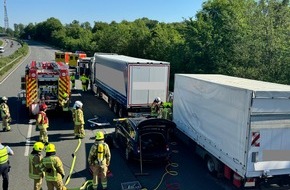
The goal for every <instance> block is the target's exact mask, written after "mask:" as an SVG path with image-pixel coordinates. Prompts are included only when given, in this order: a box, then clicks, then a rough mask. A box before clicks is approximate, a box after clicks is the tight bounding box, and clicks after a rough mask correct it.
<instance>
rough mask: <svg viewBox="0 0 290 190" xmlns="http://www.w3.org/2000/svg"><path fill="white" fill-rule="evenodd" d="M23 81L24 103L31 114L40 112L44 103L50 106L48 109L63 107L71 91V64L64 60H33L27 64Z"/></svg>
mask: <svg viewBox="0 0 290 190" xmlns="http://www.w3.org/2000/svg"><path fill="white" fill-rule="evenodd" d="M21 83H22V84H21V90H22V91H21V92H22V93H21V94H22V96H21V98H22V103H23V104H25V105H26V107H27V108H28V110H29V115H30V116H31V115H36V114H37V113H38V112H39V105H40V104H42V103H45V104H46V105H47V106H48V110H55V109H58V108H61V105H62V102H63V101H64V99H65V98H67V97H70V93H71V85H70V77H69V66H68V65H67V64H65V63H63V62H36V61H32V62H31V63H30V64H28V65H27V66H26V68H25V76H23V77H22V78H21ZM60 110H61V109H60Z"/></svg>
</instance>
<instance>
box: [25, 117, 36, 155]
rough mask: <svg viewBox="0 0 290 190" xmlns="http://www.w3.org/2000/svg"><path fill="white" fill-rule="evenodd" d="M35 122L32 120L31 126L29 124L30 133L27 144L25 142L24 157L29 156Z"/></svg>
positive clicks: (30, 121)
mask: <svg viewBox="0 0 290 190" xmlns="http://www.w3.org/2000/svg"><path fill="white" fill-rule="evenodd" d="M33 122H34V120H33V119H30V120H29V124H28V131H27V136H26V142H25V151H24V156H28V155H29V147H30V145H31V141H30V138H31V132H32V124H33Z"/></svg>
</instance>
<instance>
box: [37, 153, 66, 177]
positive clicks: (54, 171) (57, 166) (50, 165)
mask: <svg viewBox="0 0 290 190" xmlns="http://www.w3.org/2000/svg"><path fill="white" fill-rule="evenodd" d="M41 163H42V166H41V170H42V171H44V172H45V179H46V180H47V181H59V180H62V176H61V175H63V176H64V175H65V173H64V169H63V165H62V162H61V160H60V158H59V157H58V156H55V155H52V156H47V157H44V158H43V159H42V162H41ZM47 169H51V171H50V172H47Z"/></svg>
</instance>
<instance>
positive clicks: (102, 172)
mask: <svg viewBox="0 0 290 190" xmlns="http://www.w3.org/2000/svg"><path fill="white" fill-rule="evenodd" d="M92 172H93V188H94V189H97V188H98V178H99V177H100V180H101V183H102V187H103V188H104V189H105V188H107V185H108V180H107V172H108V167H107V166H106V165H101V166H99V165H94V166H93V167H92Z"/></svg>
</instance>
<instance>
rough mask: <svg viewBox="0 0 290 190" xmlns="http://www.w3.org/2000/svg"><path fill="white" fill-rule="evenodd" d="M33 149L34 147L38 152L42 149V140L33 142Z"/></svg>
mask: <svg viewBox="0 0 290 190" xmlns="http://www.w3.org/2000/svg"><path fill="white" fill-rule="evenodd" d="M33 149H34V150H35V151H38V152H40V151H42V150H43V149H44V144H43V143H42V142H36V143H34V145H33Z"/></svg>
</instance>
